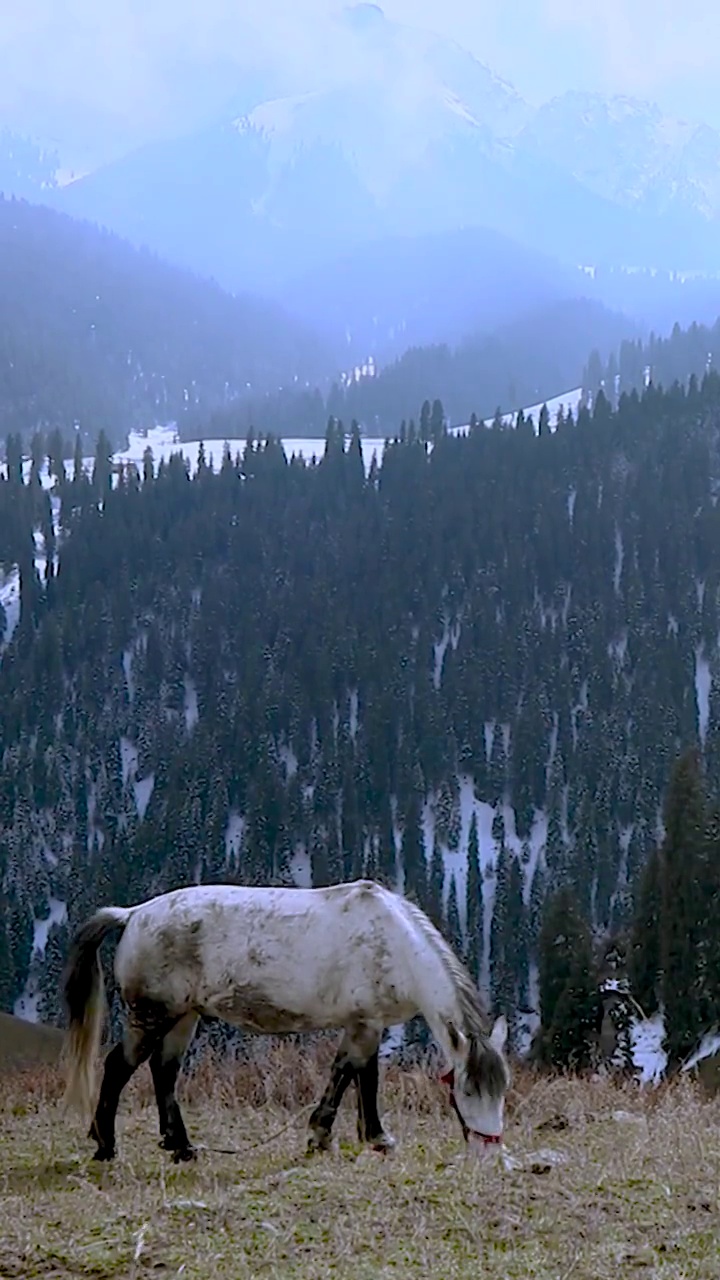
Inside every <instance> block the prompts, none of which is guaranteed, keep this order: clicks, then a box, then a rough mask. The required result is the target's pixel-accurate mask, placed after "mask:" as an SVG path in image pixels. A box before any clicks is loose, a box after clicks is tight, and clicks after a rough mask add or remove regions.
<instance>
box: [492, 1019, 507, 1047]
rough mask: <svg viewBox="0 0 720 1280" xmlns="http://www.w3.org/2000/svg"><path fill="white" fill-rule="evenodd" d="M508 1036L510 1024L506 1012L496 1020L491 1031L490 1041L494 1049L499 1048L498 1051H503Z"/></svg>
mask: <svg viewBox="0 0 720 1280" xmlns="http://www.w3.org/2000/svg"><path fill="white" fill-rule="evenodd" d="M507 1038H508V1024H507V1019H506V1017H505V1014H504V1013H501V1014H500V1017H499V1018H498V1019H497V1020H496V1022H495V1026H494V1027H493V1029H492V1031H491V1032H490V1043H491V1045H492V1047H493V1049H497V1051H498V1053H502V1051H503V1049H504V1048H505V1045H506V1044H507Z"/></svg>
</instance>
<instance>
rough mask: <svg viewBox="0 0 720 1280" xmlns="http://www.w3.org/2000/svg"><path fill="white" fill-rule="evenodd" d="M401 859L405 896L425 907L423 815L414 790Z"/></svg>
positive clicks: (426, 891) (411, 795) (425, 876)
mask: <svg viewBox="0 0 720 1280" xmlns="http://www.w3.org/2000/svg"><path fill="white" fill-rule="evenodd" d="M401 857H402V865H403V871H404V874H405V896H406V897H408V898H412V899H413V900H414V901H415V902H417V904H418V906H420V907H425V905H426V903H427V897H428V876H427V859H426V857H425V841H424V837H423V827H422V813H421V810H420V803H419V799H418V796H417V794H416V792H415V790H414V789H413V790H412V791H411V793H410V802H409V804H408V808H407V815H406V819H405V829H404V831H403V836H402V845H401Z"/></svg>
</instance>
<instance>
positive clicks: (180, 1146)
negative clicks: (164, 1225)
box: [150, 1013, 198, 1162]
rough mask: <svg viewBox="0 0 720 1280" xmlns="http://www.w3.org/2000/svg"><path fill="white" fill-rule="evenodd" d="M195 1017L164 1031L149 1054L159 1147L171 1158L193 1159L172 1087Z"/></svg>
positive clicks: (192, 1015) (173, 1087)
mask: <svg viewBox="0 0 720 1280" xmlns="http://www.w3.org/2000/svg"><path fill="white" fill-rule="evenodd" d="M197 1022H198V1019H197V1014H195V1013H188V1014H186V1015H185V1017H184V1018H181V1019H180V1021H179V1022H177V1023H176V1024H175V1026H174V1027H173V1028H172V1029H171V1030H170V1031H168V1032H167V1034H166V1035H165V1038H164V1039H163V1041H162V1043H161V1044H159V1045H158V1046H157V1047H156V1048H155V1049H154V1050H153V1052H152V1054H151V1055H150V1070H151V1072H152V1078H153V1084H154V1086H155V1099H156V1101H157V1108H158V1116H159V1119H160V1134H161V1136H162V1141H161V1144H160V1145H161V1146H163V1147H164V1148H165V1150H166V1151H172V1152H173V1159H174V1160H175V1161H176V1162H178V1161H180V1160H192V1159H193V1158H194V1156H195V1149H194V1147H193V1146H192V1144H191V1142H190V1140H189V1138H188V1135H187V1130H186V1128H185V1123H184V1121H183V1118H182V1113H181V1111H180V1106H179V1104H178V1100H177V1097H176V1096H175V1085H176V1083H177V1078H178V1074H179V1072H180V1067H181V1065H182V1060H183V1056H184V1054H185V1050H186V1049H187V1047H188V1045H189V1044H190V1041H191V1040H192V1038H193V1035H194V1034H195V1028H196V1026H197Z"/></svg>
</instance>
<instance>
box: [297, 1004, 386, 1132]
mask: <svg viewBox="0 0 720 1280" xmlns="http://www.w3.org/2000/svg"><path fill="white" fill-rule="evenodd" d="M381 1034H382V1032H381V1031H380V1030H377V1029H376V1028H375V1027H368V1026H364V1025H363V1026H359V1027H353V1029H352V1031H346V1032H345V1034H344V1035H343V1038H342V1040H341V1042H340V1048H339V1049H338V1052H337V1054H336V1056H335V1060H334V1062H333V1065H332V1069H331V1072H330V1080H329V1082H328V1086H327V1088H326V1090H325V1092H324V1094H323V1096H322V1098H321V1099H320V1102H319V1103H318V1105H317V1107H316V1108H315V1110H314V1111H313V1113H312V1115H311V1117H310V1135H309V1138H308V1151H309V1152H312V1151H327V1149H328V1148H329V1146H330V1142H331V1137H332V1127H333V1124H334V1122H335V1117H336V1115H337V1111H338V1107H339V1106H340V1103H341V1102H342V1099H343V1095H344V1093H345V1090H346V1089H347V1087H348V1085H349V1084H351V1083H353V1082H355V1084H356V1085H357V1090H358V1136H359V1137H360V1139H361V1141H363V1142H371V1143H372V1145H373V1147H374V1148H375V1149H376V1150H388V1149H389V1148H390V1147H391V1146H392V1145H393V1140H392V1138H391V1137H390V1136H389V1135H388V1134H386V1133H385V1132H384V1130H383V1127H382V1124H381V1122H380V1117H379V1115H378V1111H377V1091H378V1049H379V1047H380V1036H381Z"/></svg>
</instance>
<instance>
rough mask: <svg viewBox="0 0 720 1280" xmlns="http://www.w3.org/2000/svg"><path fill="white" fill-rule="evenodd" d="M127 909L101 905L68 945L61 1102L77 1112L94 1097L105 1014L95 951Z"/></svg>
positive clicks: (120, 923)
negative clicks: (65, 1032)
mask: <svg viewBox="0 0 720 1280" xmlns="http://www.w3.org/2000/svg"><path fill="white" fill-rule="evenodd" d="M130 914H131V908H126V907H103V908H102V910H100V911H96V912H95V915H93V916H90V918H89V920H86V921H85V923H84V924H83V925H81V926H80V928H79V929H78V931H77V933H76V934H75V937H74V938H73V940H72V943H71V946H70V955H69V956H68V962H67V966H66V969H65V974H64V977H63V996H64V999H65V1006H66V1008H67V1012H68V1031H67V1036H66V1041H65V1048H64V1059H65V1077H66V1087H65V1102H66V1103H67V1104H69V1105H71V1106H76V1107H77V1108H78V1109H79V1110H80V1111H81V1112H84V1113H87V1112H89V1111H90V1110H91V1108H92V1105H93V1102H94V1099H95V1068H96V1061H97V1056H98V1052H99V1049H100V1040H101V1037H102V1028H103V1021H104V1017H105V983H104V981H103V971H102V965H101V964H100V956H99V955H98V951H99V948H100V944H101V942H102V941H103V938H105V937H106V935H107V934H108V933H111V932H112V930H113V929H124V928H125V926H126V924H127V922H128V920H129V919H130Z"/></svg>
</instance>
